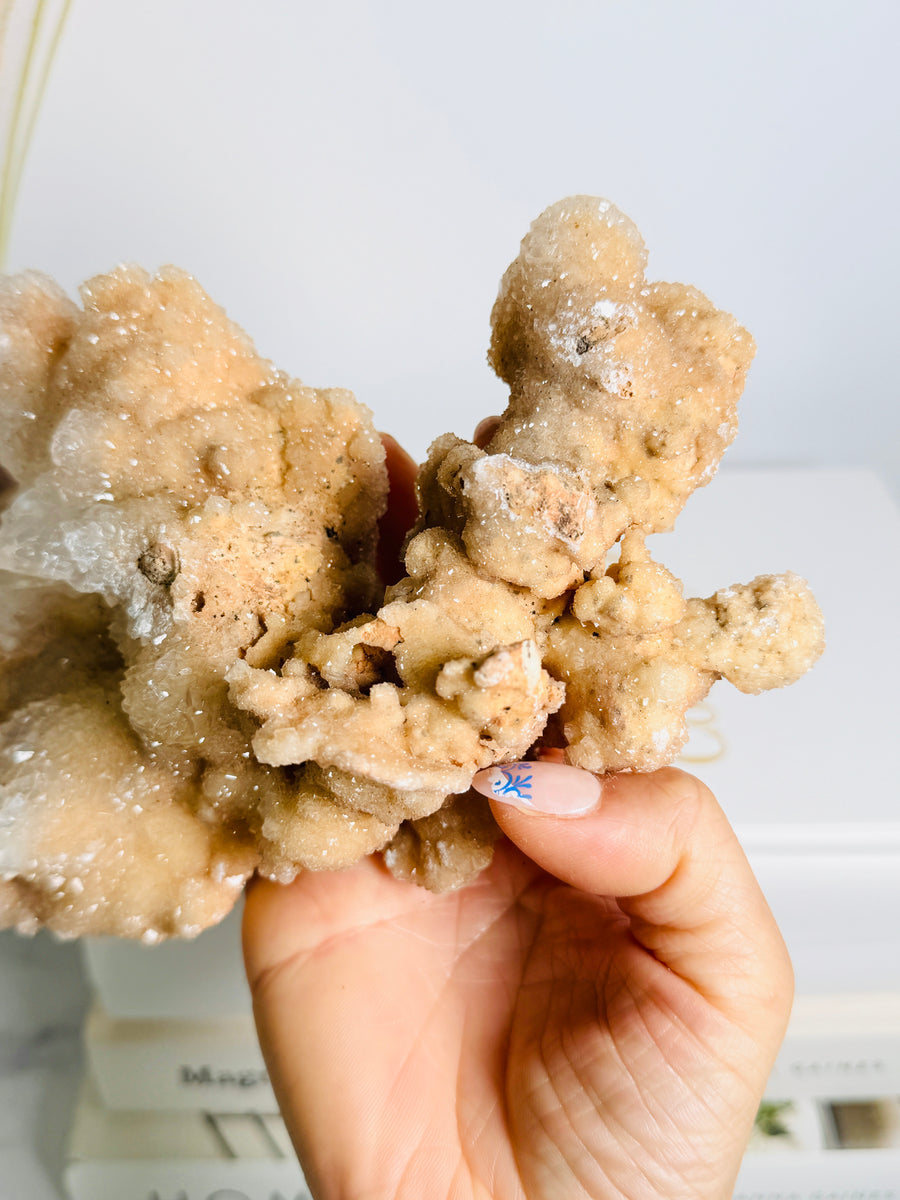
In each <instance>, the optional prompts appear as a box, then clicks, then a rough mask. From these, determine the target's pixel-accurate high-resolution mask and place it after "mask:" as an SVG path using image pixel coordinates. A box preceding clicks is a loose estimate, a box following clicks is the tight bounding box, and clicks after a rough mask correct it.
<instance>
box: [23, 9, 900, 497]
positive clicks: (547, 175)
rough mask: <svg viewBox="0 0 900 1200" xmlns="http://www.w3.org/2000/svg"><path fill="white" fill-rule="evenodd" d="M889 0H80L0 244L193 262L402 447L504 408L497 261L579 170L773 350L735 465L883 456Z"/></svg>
mask: <svg viewBox="0 0 900 1200" xmlns="http://www.w3.org/2000/svg"><path fill="white" fill-rule="evenodd" d="M898 45H900V5H898V4H897V3H896V2H895V0H881V2H879V0H855V2H854V3H852V4H847V3H844V2H842V3H835V2H834V0H818V2H815V3H812V2H806V0H801V2H796V3H791V2H785V0H777V2H776V0H756V2H754V3H752V4H747V3H740V4H738V3H732V2H730V0H677V2H676V0H645V2H637V0H635V2H628V0H597V2H594V3H587V2H583V3H575V2H572V0H555V2H554V3H552V4H551V3H550V2H549V0H546V2H545V3H543V4H537V3H533V2H531V0H521V2H518V3H512V2H499V0H478V2H474V0H456V2H455V3H453V4H449V5H448V4H441V5H437V4H428V3H423V2H421V0H420V2H419V3H413V2H411V0H381V2H377V3H376V2H374V0H373V2H371V3H366V2H364V0H345V2H342V3H339V4H338V3H335V4H322V3H315V4H313V3H308V2H302V3H287V2H282V3H279V2H277V0H254V2H253V3H251V2H249V0H242V2H241V3H237V2H236V0H182V2H180V3H179V2H177V0H154V3H152V4H131V3H121V2H118V3H117V2H116V0H75V3H74V5H73V8H72V12H71V15H70V18H69V22H68V25H67V28H66V31H65V36H64V39H63V42H62V45H61V48H60V52H59V55H58V58H57V61H56V64H55V67H54V71H53V75H52V78H51V82H50V87H49V91H48V94H47V96H46V99H45V104H44V107H43V110H42V113H41V118H40V121H39V124H38V127H37V130H36V136H35V140H34V144H33V147H32V152H31V155H30V158H29V160H28V164H27V168H26V173H25V176H24V179H23V186H22V191H21V193H20V199H19V208H18V215H17V220H16V224H15V227H14V231H13V241H12V246H11V253H10V263H9V265H10V266H11V267H12V268H14V269H18V268H20V267H25V266H33V267H39V268H41V269H43V270H46V271H48V272H50V273H51V274H53V275H56V276H57V277H58V278H59V279H60V280H61V281H62V282H63V283H64V285H65V286H66V287H68V288H70V289H74V288H75V287H76V286H77V285H78V283H79V282H80V281H81V280H82V279H84V278H85V277H87V276H89V275H91V274H93V273H95V272H98V271H101V270H106V269H108V268H109V267H111V266H112V265H113V264H115V263H117V262H119V261H122V260H131V261H137V262H140V263H142V264H143V265H145V266H148V267H156V266H158V265H160V264H161V263H164V262H174V263H177V264H179V265H182V266H185V267H187V268H189V269H190V270H192V271H193V272H194V273H195V274H196V275H197V276H198V277H199V279H200V281H201V282H202V283H203V284H204V286H205V287H206V288H207V290H209V291H210V292H211V294H212V295H213V296H214V297H215V298H216V299H218V300H219V301H221V302H222V303H224V305H225V306H226V307H227V309H228V310H229V312H230V313H231V315H233V316H234V317H235V318H236V319H237V320H238V321H239V322H240V323H241V324H243V325H244V326H245V327H246V328H247V329H248V331H249V332H250V333H251V334H252V335H253V336H254V337H255V339H256V341H257V344H258V346H259V348H260V349H261V351H262V352H263V353H264V354H266V355H267V356H270V357H272V358H274V359H275V360H276V362H277V364H278V365H279V366H281V367H283V368H285V369H287V370H289V371H290V372H291V373H293V374H296V375H299V376H300V377H301V378H303V379H304V380H305V381H306V382H308V383H312V384H316V385H343V386H348V387H351V388H353V389H354V391H356V393H357V394H358V396H359V397H360V398H361V399H362V400H364V401H365V402H367V403H368V404H369V405H370V406H371V407H372V408H373V409H374V410H375V412H376V416H377V420H378V423H379V425H380V426H381V427H382V428H385V429H388V430H390V431H391V432H394V433H395V434H397V435H398V436H400V437H401V439H402V440H405V441H406V442H407V444H408V445H409V446H410V448H411V450H412V451H413V452H414V453H415V454H416V456H417V457H419V456H421V455H422V454H423V453H424V451H425V448H426V446H427V444H428V442H429V441H430V440H431V438H432V437H434V436H436V435H437V434H439V433H441V432H443V431H444V430H445V429H447V428H453V430H454V431H455V432H457V433H460V434H462V435H465V436H468V435H469V434H470V431H471V429H472V427H473V425H474V424H475V422H476V420H477V419H478V418H479V417H480V416H482V415H484V414H485V413H487V412H491V411H497V410H498V409H500V408H502V407H503V403H504V393H503V391H502V389H501V387H500V385H499V384H498V383H497V382H496V381H495V380H494V379H493V377H492V375H491V374H490V371H489V369H488V368H487V367H486V366H485V362H484V355H485V349H486V346H487V341H488V317H489V313H490V308H491V304H492V302H493V298H494V295H495V294H496V289H497V283H498V280H499V278H500V275H501V273H502V271H503V270H504V268H505V266H506V264H507V263H508V261H509V260H510V259H511V258H512V257H513V256H514V254H515V252H516V248H517V244H518V241H519V238H520V237H521V236H522V234H523V233H524V232H525V229H526V228H527V226H528V223H529V222H530V220H531V219H532V218H533V217H535V216H536V215H537V213H538V212H539V211H540V210H541V209H542V208H543V207H544V206H545V205H546V204H548V203H550V202H552V201H553V200H555V199H557V198H559V197H561V196H563V195H565V194H567V193H570V192H589V193H597V194H602V195H606V196H608V197H609V198H610V199H612V200H613V201H614V202H616V203H617V204H618V205H619V206H620V207H621V208H623V209H624V210H625V211H626V212H628V213H629V215H630V216H632V217H633V218H634V219H635V220H636V221H637V223H638V225H639V226H640V227H641V229H642V230H643V232H644V234H645V236H646V238H647V241H648V244H649V246H650V254H651V261H650V266H651V274H652V275H653V276H654V277H657V278H669V279H678V280H682V281H685V282H691V283H695V284H696V285H698V286H699V287H701V288H702V289H703V290H704V291H706V292H707V293H708V294H709V295H710V296H711V297H712V298H713V299H714V300H715V301H716V303H718V304H719V305H720V306H721V307H724V308H728V309H730V310H731V311H733V312H734V313H735V314H736V315H737V316H738V317H739V318H740V320H742V321H743V322H744V323H745V324H746V325H747V326H748V327H749V328H750V329H751V331H752V332H753V333H754V334H755V336H756V338H757V341H758V343H759V353H758V357H757V361H756V364H755V366H754V368H753V371H752V373H751V379H750V383H749V386H748V390H747V393H746V397H745V401H744V405H743V432H742V435H741V436H740V438H739V439H738V442H737V443H736V445H735V447H734V448H733V449H732V450H731V451H730V455H729V460H730V461H739V462H745V463H747V462H753V463H758V462H792V463H830V464H854V465H868V466H875V467H876V468H878V469H879V470H880V472H881V473H882V476H883V477H884V478H885V479H886V481H887V482H888V483H889V484H890V485H891V486H893V487H895V488H898V483H897V481H898V478H900V416H898V411H900V406H898V385H897V359H898V353H900V347H898V337H897V316H898V304H897V295H898V276H900V271H898V267H900V262H898V260H900V252H898V248H900V238H898V212H900V187H898V173H900V172H898V161H900V153H898V151H900V144H898V143H900V123H898V110H900V88H898V83H897V75H898V68H897V53H898Z"/></svg>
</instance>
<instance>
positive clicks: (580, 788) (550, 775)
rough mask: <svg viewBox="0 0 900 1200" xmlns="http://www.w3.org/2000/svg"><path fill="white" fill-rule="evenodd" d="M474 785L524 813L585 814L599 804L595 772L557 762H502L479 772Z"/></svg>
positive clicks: (562, 815) (572, 815) (490, 797)
mask: <svg viewBox="0 0 900 1200" xmlns="http://www.w3.org/2000/svg"><path fill="white" fill-rule="evenodd" d="M472 787H474V788H475V790H476V791H478V792H481V794H482V796H487V797H489V799H491V800H497V801H499V803H501V804H509V805H512V807H513V808H518V809H521V810H522V811H523V812H532V813H543V814H544V815H546V816H553V817H582V816H584V815H585V813H589V812H592V811H593V809H595V808H596V807H597V805H598V804H599V803H600V792H601V784H600V780H599V779H598V778H597V777H596V775H591V773H590V772H589V771H582V770H581V769H580V768H579V767H569V766H566V765H565V764H564V763H557V762H517V763H503V765H502V766H499V767H488V769H487V770H486V771H479V772H478V774H477V775H476V776H475V778H474V779H473V780H472Z"/></svg>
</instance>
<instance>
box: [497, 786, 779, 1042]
mask: <svg viewBox="0 0 900 1200" xmlns="http://www.w3.org/2000/svg"><path fill="white" fill-rule="evenodd" d="M526 776H530V778H529V779H528V780H527V781H526V778H525V777H526ZM474 786H475V787H476V788H477V789H478V790H479V791H480V792H482V793H483V794H484V795H487V796H489V797H490V799H491V805H492V808H493V812H494V816H495V818H496V819H497V822H498V824H499V825H500V828H501V829H502V830H503V832H504V833H505V834H506V835H507V837H509V838H510V840H511V841H513V842H515V844H516V845H517V846H518V847H519V849H520V850H522V851H523V852H524V853H525V854H526V855H527V856H528V857H529V858H531V859H532V860H533V861H534V862H536V863H537V864H538V865H539V866H541V867H543V868H544V870H546V871H548V872H549V873H550V874H551V875H555V876H556V878H557V879H560V880H562V881H563V882H565V883H567V884H570V885H571V886H572V887H575V888H578V889H579V890H580V891H583V892H586V893H588V894H591V895H596V896H607V897H614V898H615V899H616V900H617V902H618V906H619V908H620V909H621V910H622V911H623V912H624V913H625V915H626V916H627V917H629V919H630V922H631V931H632V934H633V936H634V937H635V939H636V940H637V941H638V942H639V943H640V945H641V946H643V947H644V949H645V950H647V951H648V952H649V953H650V954H652V955H653V956H654V957H655V958H657V959H658V960H659V961H660V962H662V963H664V964H665V965H666V966H667V967H669V968H670V969H671V970H672V971H674V972H676V973H677V974H678V975H679V976H680V977H681V978H682V979H684V980H685V981H687V982H688V983H690V984H691V985H692V986H693V987H694V988H696V989H697V990H698V991H699V992H700V993H701V994H702V995H704V996H705V997H706V999H708V1000H709V1001H710V1002H711V1003H713V1004H715V1005H716V1007H718V1008H719V1009H720V1010H722V1011H723V1012H727V1014H728V1015H729V1016H732V1017H734V1018H735V1019H741V1018H744V1017H746V1018H748V1019H750V1021H751V1024H752V1025H757V1024H758V1020H759V1015H758V1014H759V1011H760V1007H761V1006H765V1008H766V1009H767V1010H768V1012H769V1015H770V1018H771V1020H772V1021H773V1022H774V1023H775V1024H776V1025H777V1024H778V1023H781V1025H783V1024H784V1023H786V1021H787V1017H788V1014H789V1011H790V1002H791V997H792V995H793V973H792V970H791V965H790V959H789V957H788V953H787V950H786V948H785V945H784V941H783V940H782V937H781V934H780V933H779V931H778V927H777V925H776V923H775V919H774V917H773V916H772V913H771V911H770V909H769V906H768V904H767V903H766V901H765V898H764V896H763V894H762V891H761V890H760V887H759V885H758V883H757V882H756V879H755V877H754V875H753V872H752V870H751V868H750V864H749V863H748V862H747V859H746V856H745V855H744V852H743V850H742V849H741V846H740V843H739V842H738V840H737V837H736V836H735V833H734V831H733V830H732V828H731V826H730V825H729V823H728V820H727V818H726V817H725V814H724V813H723V812H722V809H721V808H720V807H719V805H718V804H717V803H716V800H715V798H714V797H713V795H712V793H711V792H710V791H709V789H708V788H706V787H705V786H704V785H703V784H702V783H700V781H699V780H697V779H695V778H693V776H691V775H687V774H685V773H684V772H683V771H678V770H674V769H672V768H666V769H664V770H661V771H656V772H654V773H653V774H648V775H641V774H621V775H613V776H608V777H606V778H603V779H598V778H597V777H596V776H593V775H590V774H588V772H586V771H582V770H580V769H578V768H576V767H568V766H564V765H563V764H561V763H557V762H534V763H517V764H511V765H507V766H505V767H502V768H497V767H494V768H492V769H490V770H488V771H482V772H480V773H479V774H478V775H476V777H475V781H474ZM567 813H569V814H572V815H563V814H567Z"/></svg>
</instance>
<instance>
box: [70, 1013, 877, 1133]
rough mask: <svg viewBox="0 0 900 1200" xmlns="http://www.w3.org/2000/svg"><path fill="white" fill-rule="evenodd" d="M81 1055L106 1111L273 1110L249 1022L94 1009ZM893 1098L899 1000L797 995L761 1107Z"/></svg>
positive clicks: (248, 1019)
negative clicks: (129, 1016) (139, 1016)
mask: <svg viewBox="0 0 900 1200" xmlns="http://www.w3.org/2000/svg"><path fill="white" fill-rule="evenodd" d="M85 1050H86V1054H87V1059H88V1063H89V1065H90V1068H91V1071H92V1073H93V1076H94V1079H95V1081H96V1084H97V1088H98V1091H99V1094H100V1097H101V1099H102V1102H103V1103H104V1104H105V1105H106V1106H107V1107H108V1108H113V1109H132V1110H135V1111H140V1110H152V1109H156V1110H160V1109H169V1110H179V1109H181V1110H186V1109H201V1110H202V1109H214V1110H216V1111H219V1112H225V1111H229V1110H231V1111H236V1112H247V1111H254V1112H277V1111H278V1106H277V1103H276V1100H275V1095H274V1093H273V1091H272V1087H271V1083H270V1082H269V1078H268V1074H267V1072H266V1067H265V1063H264V1062H263V1057H262V1053H261V1051H260V1049H259V1043H258V1041H257V1036H256V1028H255V1026H254V1024H253V1018H252V1017H251V1016H238V1017H218V1018H214V1019H210V1020H207V1021H184V1020H160V1021H152V1020H145V1021H130V1020H118V1019H116V1018H113V1017H110V1016H109V1014H108V1013H106V1012H104V1010H103V1009H102V1007H101V1006H100V1005H99V1004H95V1005H94V1007H93V1009H92V1010H91V1012H90V1014H89V1016H88V1019H87V1022H86V1025H85ZM886 1095H900V993H891V994H878V993H875V994H868V993H862V994H855V993H853V994H844V995H819V996H803V995H801V996H798V997H797V999H796V1001H795V1004H794V1011H793V1013H792V1014H791V1020H790V1024H789V1026H788V1031H787V1035H786V1037H785V1040H784V1043H783V1045H782V1047H781V1051H780V1053H779V1055H778V1058H777V1060H776V1062H775V1066H774V1068H773V1071H772V1074H771V1076H770V1078H769V1082H768V1084H767V1086H766V1097H767V1098H768V1099H769V1100H774V1101H778V1100H785V1099H793V1100H796V1099H799V1098H804V1097H820V1098H832V1099H853V1098H862V1099H867V1098H869V1097H872V1096H886Z"/></svg>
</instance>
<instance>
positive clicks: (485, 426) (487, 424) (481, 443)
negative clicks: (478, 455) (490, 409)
mask: <svg viewBox="0 0 900 1200" xmlns="http://www.w3.org/2000/svg"><path fill="white" fill-rule="evenodd" d="M499 424H500V418H499V417H485V418H484V420H483V421H479V422H478V424H477V425H476V426H475V433H474V434H473V436H472V441H473V442H474V443H475V445H476V446H477V447H478V449H479V450H483V449H484V448H485V446H486V445H487V444H488V442H489V441H490V440H491V438H492V437H493V436H494V434H495V433H496V432H497V426H498V425H499Z"/></svg>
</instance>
